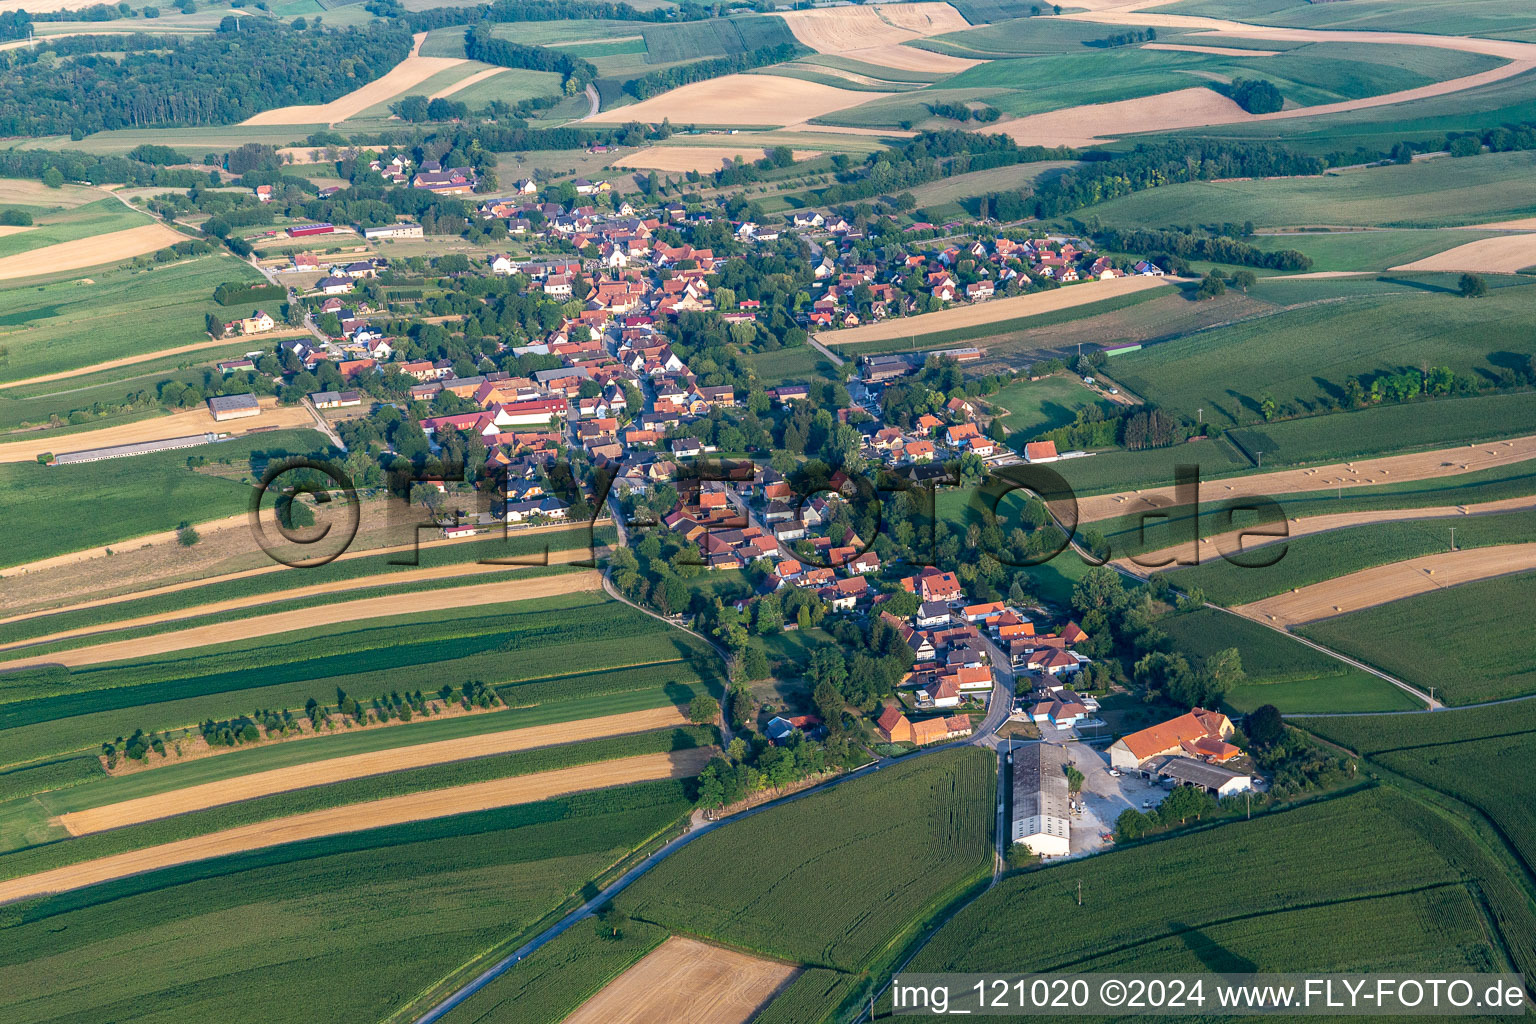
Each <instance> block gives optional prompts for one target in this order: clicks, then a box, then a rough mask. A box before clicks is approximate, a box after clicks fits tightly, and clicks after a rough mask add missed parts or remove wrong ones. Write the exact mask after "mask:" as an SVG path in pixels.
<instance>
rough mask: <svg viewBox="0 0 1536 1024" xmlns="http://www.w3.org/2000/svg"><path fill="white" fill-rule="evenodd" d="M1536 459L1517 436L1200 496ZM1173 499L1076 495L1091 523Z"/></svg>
mask: <svg viewBox="0 0 1536 1024" xmlns="http://www.w3.org/2000/svg"><path fill="white" fill-rule="evenodd" d="M1531 458H1536V437H1517V438H1514V439H1512V440H1509V441H1485V442H1483V443H1481V444H1466V445H1461V446H1460V447H1457V448H1441V449H1438V450H1436V451H1430V452H1414V453H1412V454H1409V455H1389V456H1386V457H1384V458H1378V459H1361V460H1360V461H1358V462H1345V463H1335V464H1333V465H1330V466H1314V467H1311V468H1303V469H1285V470H1281V471H1280V472H1278V473H1258V474H1255V475H1253V476H1240V477H1231V478H1229V479H1220V478H1218V479H1216V480H1207V481H1204V482H1202V484H1201V493H1200V500H1201V501H1225V500H1226V499H1228V498H1250V497H1254V496H1266V495H1277V494H1303V493H1306V492H1308V491H1328V490H1336V489H1338V488H1341V487H1344V488H1348V487H1367V486H1370V485H1372V484H1393V483H1402V482H1404V481H1409V480H1437V479H1443V478H1449V477H1456V476H1461V475H1462V474H1465V473H1475V472H1477V471H1478V470H1480V469H1491V468H1493V467H1495V466H1507V465H1509V464H1511V463H1514V462H1524V461H1526V460H1527V459H1531ZM1172 504H1173V488H1171V487H1169V488H1157V487H1154V488H1149V489H1147V490H1144V491H1122V492H1120V493H1118V494H1096V495H1094V496H1092V497H1089V498H1079V499H1078V500H1077V508H1078V519H1079V521H1080V522H1084V523H1091V522H1096V521H1097V520H1100V519H1110V518H1113V517H1115V516H1124V515H1130V514H1132V513H1134V512H1140V511H1143V510H1145V509H1151V508H1166V507H1168V506H1171V505H1172Z"/></svg>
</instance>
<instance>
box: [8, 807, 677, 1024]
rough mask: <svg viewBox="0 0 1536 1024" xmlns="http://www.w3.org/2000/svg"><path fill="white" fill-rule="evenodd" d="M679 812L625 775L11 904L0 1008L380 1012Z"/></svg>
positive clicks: (11, 1014)
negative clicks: (551, 794) (519, 801)
mask: <svg viewBox="0 0 1536 1024" xmlns="http://www.w3.org/2000/svg"><path fill="white" fill-rule="evenodd" d="M688 809H689V803H688V801H687V799H686V795H685V787H684V786H683V785H682V784H681V783H675V782H664V783H657V784H650V785H644V786H633V787H626V788H623V789H618V790H608V791H600V792H596V793H588V794H578V795H576V796H572V797H567V798H564V799H560V800H552V801H546V802H543V803H538V804H531V805H525V806H521V807H514V808H508V809H506V810H502V811H491V812H484V813H480V814H471V815H461V816H458V817H453V818H444V819H437V820H433V821H427V822H420V823H417V824H413V825H405V826H400V827H397V828H390V829H380V830H373V831H369V832H361V833H353V834H349V835H344V836H339V837H334V838H331V839H324V840H316V841H313V842H308V843H300V844H291V845H288V846H283V847H277V848H273V849H269V850H265V851H258V852H255V853H252V854H248V855H243V856H239V857H231V858H223V859H219V860H215V861H209V862H204V863H200V864H193V865H188V866H186V867H182V868H174V869H169V870H166V871H160V872H155V873H152V874H148V875H141V876H138V877H136V878H132V879H126V880H123V881H121V882H115V883H108V884H106V885H101V886H97V887H94V888H91V889H86V890H81V891H77V892H74V893H70V894H66V895H63V896H59V897H53V898H47V899H42V900H35V901H32V902H30V903H25V904H21V905H18V906H15V907H11V908H7V911H6V914H5V916H4V918H3V920H0V929H3V934H4V936H5V941H4V943H3V951H0V984H3V986H4V989H5V991H6V992H7V993H9V995H8V996H7V1011H6V1016H7V1018H8V1019H9V1020H12V1021H16V1022H18V1024H20V1022H23V1021H43V1020H58V1019H60V1017H61V1016H75V1017H76V1018H77V1019H81V1020H85V1019H90V1020H116V1021H122V1022H128V1021H149V1020H154V1019H162V1018H163V1015H164V1012H165V1011H166V1010H167V1009H168V1008H169V1007H175V1012H176V1014H177V1015H187V1016H189V1017H190V1018H192V1019H201V1020H225V1021H230V1022H241V1021H253V1022H254V1021H257V1020H261V1021H292V1022H295V1024H297V1022H305V1024H308V1022H312V1021H315V1020H317V1019H324V1020H327V1021H336V1022H348V1021H357V1022H363V1021H370V1022H372V1021H378V1020H381V1019H383V1018H385V1017H388V1016H389V1015H391V1014H392V1013H394V1012H395V1011H397V1010H400V1009H402V1008H403V1007H405V1006H406V1005H407V1004H409V1003H411V1002H412V1001H413V1000H414V999H415V998H416V997H417V996H418V995H419V994H423V993H424V992H425V991H426V990H428V989H430V988H432V987H434V986H435V985H437V984H438V983H439V982H440V981H441V980H442V979H443V978H444V976H445V975H446V974H448V973H449V972H450V971H453V970H454V969H455V968H457V967H459V966H460V965H463V964H468V963H469V962H471V961H474V960H477V959H478V958H480V957H481V956H483V955H484V954H486V953H487V952H490V951H492V950H494V949H498V948H500V947H501V946H502V944H504V943H510V942H512V941H515V940H516V939H517V938H518V937H519V936H521V935H522V934H524V933H526V932H527V931H529V930H530V929H532V928H533V927H534V926H535V925H536V924H537V923H538V922H539V921H540V920H541V919H543V918H546V917H547V916H548V915H549V914H550V912H551V911H553V910H555V909H556V908H557V907H558V906H560V905H562V904H564V903H566V902H567V901H570V900H573V899H574V898H576V897H577V895H578V893H579V891H580V889H581V887H582V886H583V885H584V884H586V883H587V882H589V881H590V880H591V879H593V878H594V877H596V876H598V875H600V874H602V873H603V872H605V871H606V870H607V869H608V868H609V867H610V866H612V865H613V864H615V863H616V862H618V861H619V860H621V859H622V858H624V857H625V856H626V855H627V854H628V853H629V852H630V851H631V850H633V849H634V848H635V847H637V846H639V845H641V844H642V843H644V842H646V841H647V840H648V839H649V838H650V837H652V836H654V835H655V834H657V833H658V832H659V831H661V830H663V829H665V828H668V827H670V826H671V825H672V824H673V823H674V822H676V821H677V820H678V819H679V818H680V817H681V816H682V815H684V814H686V813H687V811H688ZM385 964H387V965H388V969H387V971H383V973H381V974H379V976H378V978H377V979H376V983H375V982H370V983H366V984H358V983H356V980H355V977H356V976H355V972H357V971H358V970H359V969H360V968H361V967H362V966H363V965H385ZM381 971H382V967H381ZM365 973H371V969H369V970H368V971H365ZM348 978H354V980H353V981H348V980H347V979H348ZM274 992H280V993H282V998H280V999H274V998H272V997H271V996H272V993H274Z"/></svg>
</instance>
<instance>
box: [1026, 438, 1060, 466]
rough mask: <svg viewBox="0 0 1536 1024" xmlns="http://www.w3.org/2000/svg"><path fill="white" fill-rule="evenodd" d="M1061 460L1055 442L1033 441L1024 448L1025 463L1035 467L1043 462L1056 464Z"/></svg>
mask: <svg viewBox="0 0 1536 1024" xmlns="http://www.w3.org/2000/svg"><path fill="white" fill-rule="evenodd" d="M1059 458H1061V456H1060V455H1058V454H1057V453H1056V442H1055V441H1031V442H1030V443H1029V444H1026V445H1025V446H1024V461H1025V462H1028V463H1030V464H1031V465H1034V464H1036V463H1041V462H1055V461H1056V460H1057V459H1059Z"/></svg>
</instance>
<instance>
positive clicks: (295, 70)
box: [0, 18, 411, 138]
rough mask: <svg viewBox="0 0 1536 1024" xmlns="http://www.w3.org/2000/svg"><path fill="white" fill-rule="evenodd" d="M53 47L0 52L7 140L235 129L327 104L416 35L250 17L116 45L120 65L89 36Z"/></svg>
mask: <svg viewBox="0 0 1536 1024" xmlns="http://www.w3.org/2000/svg"><path fill="white" fill-rule="evenodd" d="M49 47H50V48H49V50H47V51H43V50H40V49H30V48H23V49H16V50H7V51H4V53H0V84H3V88H0V132H3V133H4V134H6V135H58V134H69V135H72V136H73V137H75V138H82V137H83V136H84V134H86V133H90V132H99V131H107V130H112V129H118V128H144V127H171V126H183V125H216V124H233V123H235V122H238V121H242V120H244V119H246V118H248V117H250V116H252V115H253V114H257V113H259V112H261V111H263V110H269V109H271V108H274V107H280V106H286V105H290V104H305V103H325V102H327V101H329V100H333V99H335V98H336V97H338V96H340V95H342V94H343V93H345V92H347V91H348V90H351V89H354V88H356V87H358V86H359V85H362V84H364V83H366V82H370V81H372V80H374V79H376V78H378V77H380V76H381V75H383V74H384V73H385V72H386V71H388V70H389V69H390V68H392V67H394V66H395V65H396V64H398V63H400V61H402V60H404V59H405V57H406V55H407V54H408V53H409V52H410V48H411V37H410V33H409V32H408V31H406V29H405V28H404V27H403V26H401V25H398V24H392V23H379V24H373V25H369V26H368V27H366V28H347V29H344V30H309V31H295V30H293V29H290V28H288V27H287V26H284V25H281V24H278V23H276V22H272V21H267V20H265V19H256V18H247V19H243V20H242V21H241V22H240V25H239V31H238V32H215V33H210V34H206V35H194V36H186V37H174V36H164V35H147V34H142V33H135V34H132V35H127V36H122V37H117V38H115V39H114V42H113V48H114V49H118V50H122V51H125V52H123V53H122V55H121V56H118V57H111V56H102V55H100V54H99V53H97V52H96V51H98V50H99V49H100V47H101V44H100V42H99V41H98V40H96V39H95V38H94V37H91V36H69V37H64V38H62V39H58V40H53V41H50V43H49ZM45 53H46V54H48V55H49V59H47V60H45V59H43V58H44V54H45Z"/></svg>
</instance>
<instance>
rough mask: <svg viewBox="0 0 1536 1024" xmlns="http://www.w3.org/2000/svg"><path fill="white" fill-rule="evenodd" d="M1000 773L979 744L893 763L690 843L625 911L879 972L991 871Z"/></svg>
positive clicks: (772, 950)
mask: <svg viewBox="0 0 1536 1024" xmlns="http://www.w3.org/2000/svg"><path fill="white" fill-rule="evenodd" d="M996 774H997V767H996V759H995V758H994V757H993V756H992V754H991V752H990V751H981V750H975V749H962V750H956V751H954V752H948V753H942V754H935V755H933V756H931V757H924V758H921V759H919V760H914V761H909V762H906V763H902V764H897V765H893V766H891V767H889V768H886V769H884V770H883V771H881V772H880V773H879V774H878V775H876V774H870V775H868V776H865V777H863V778H860V779H857V780H854V781H850V782H847V783H844V784H843V785H840V786H838V787H837V788H836V789H834V790H832V791H830V792H827V793H823V794H820V795H818V796H816V797H815V798H813V799H807V800H801V801H798V802H795V803H792V804H788V805H786V806H783V807H779V808H776V809H774V810H772V811H769V812H766V813H764V814H760V815H758V816H756V817H754V818H751V819H748V820H746V821H743V822H740V823H738V824H735V825H732V826H730V827H728V828H724V829H721V830H720V831H718V832H716V833H714V834H712V835H709V836H707V837H705V838H703V839H700V840H699V841H698V842H696V843H693V844H690V845H689V846H687V847H685V848H684V849H682V850H681V851H679V852H678V853H677V854H676V855H674V856H673V857H670V858H668V859H667V860H666V861H665V862H663V863H662V864H660V865H658V866H657V867H656V869H655V870H653V871H652V872H651V873H649V874H648V875H646V876H645V877H644V878H642V879H640V880H639V881H637V882H636V883H635V884H634V885H633V886H632V887H631V888H630V889H629V890H627V891H626V892H625V893H624V894H623V895H622V896H621V897H620V898H619V901H618V902H619V905H620V906H622V907H623V908H625V909H626V910H627V911H628V913H629V914H630V916H631V917H635V918H639V919H641V920H643V921H647V922H649V923H652V924H659V925H662V926H663V927H667V928H669V929H671V930H674V931H685V932H688V933H690V934H693V935H698V936H701V937H704V938H707V939H712V940H715V941H719V942H725V943H728V944H731V945H735V946H740V947H745V948H747V949H752V950H756V951H759V952H762V953H765V954H768V955H771V956H777V957H781V958H784V959H789V960H795V961H800V962H810V963H813V964H825V965H829V966H834V967H838V968H842V969H848V970H859V969H862V968H866V967H871V966H872V965H873V964H874V963H876V962H878V961H880V960H881V958H882V957H885V956H890V955H892V953H893V949H892V946H893V945H896V944H898V939H899V938H900V937H901V936H903V935H904V934H906V933H907V932H908V931H909V930H910V929H912V928H913V927H914V926H916V925H917V924H918V922H919V921H920V920H921V919H922V918H923V917H925V916H926V915H927V914H929V913H932V912H933V911H935V910H937V909H938V908H939V907H941V906H943V904H944V903H945V902H947V901H948V900H949V899H953V898H954V897H955V896H956V895H957V894H958V892H959V891H960V890H961V889H963V888H964V887H965V886H967V885H969V884H970V883H971V882H973V881H975V880H976V879H978V878H980V877H983V876H984V874H985V872H986V871H987V870H988V868H989V865H990V863H991V843H990V837H991V821H992V814H993V802H992V795H993V789H994V780H995V778H996ZM743 877H747V878H751V879H752V880H753V881H752V884H751V885H749V886H741V885H737V884H733V883H732V881H731V880H732V879H740V878H743ZM785 893H795V894H796V895H795V897H794V898H793V900H790V901H785V900H784V899H782V898H781V896H782V894H785Z"/></svg>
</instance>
